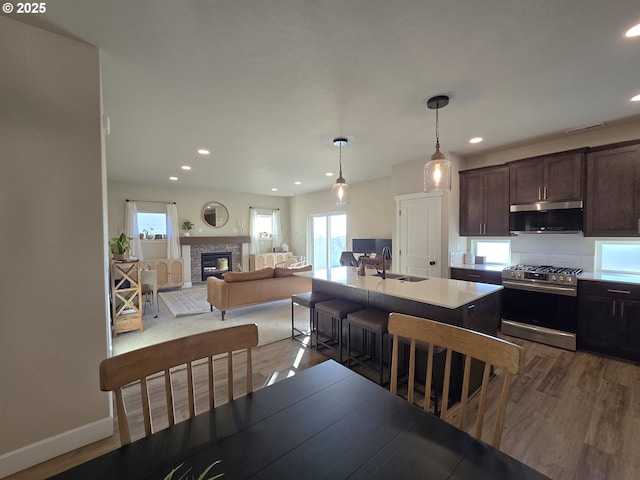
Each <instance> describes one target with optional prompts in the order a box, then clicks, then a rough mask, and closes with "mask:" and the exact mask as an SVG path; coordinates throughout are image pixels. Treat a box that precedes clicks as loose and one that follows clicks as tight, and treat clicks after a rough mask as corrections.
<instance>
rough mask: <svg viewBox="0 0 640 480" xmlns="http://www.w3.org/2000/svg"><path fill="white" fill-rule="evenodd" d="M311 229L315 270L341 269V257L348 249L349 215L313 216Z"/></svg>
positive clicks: (312, 256)
mask: <svg viewBox="0 0 640 480" xmlns="http://www.w3.org/2000/svg"><path fill="white" fill-rule="evenodd" d="M310 228H311V235H310V238H311V239H312V241H313V244H312V245H311V249H312V252H311V255H310V256H311V258H312V259H313V260H312V263H313V268H314V269H315V268H317V269H323V268H332V267H339V266H340V255H341V254H342V252H343V251H344V250H346V249H347V215H346V214H344V213H333V214H329V215H313V216H312V217H311V225H310Z"/></svg>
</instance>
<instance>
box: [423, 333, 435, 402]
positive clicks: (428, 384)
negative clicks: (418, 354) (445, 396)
mask: <svg viewBox="0 0 640 480" xmlns="http://www.w3.org/2000/svg"><path fill="white" fill-rule="evenodd" d="M432 382H433V344H432V343H430V344H429V353H428V354H427V380H426V382H425V383H424V385H425V390H424V391H425V392H430V391H431V384H432ZM430 400H431V398H430V397H429V399H427V398H425V402H424V407H423V408H424V410H427V411H428V410H429V406H430V404H431V401H430Z"/></svg>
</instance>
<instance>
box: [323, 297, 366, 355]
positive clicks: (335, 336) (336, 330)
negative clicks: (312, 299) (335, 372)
mask: <svg viewBox="0 0 640 480" xmlns="http://www.w3.org/2000/svg"><path fill="white" fill-rule="evenodd" d="M363 308H364V307H363V306H362V305H359V304H357V303H353V302H349V301H347V300H340V299H335V300H327V301H325V302H318V303H316V319H315V331H316V350H317V351H318V352H319V353H321V354H322V355H324V356H325V357H328V358H331V357H330V356H329V355H328V354H327V353H324V352H323V351H322V350H324V349H325V348H329V349H331V350H337V352H338V361H339V362H340V363H342V321H343V320H344V319H345V318H347V315H348V314H350V313H352V312H356V311H358V310H362V309H363ZM321 314H323V315H326V316H328V317H330V318H331V335H330V336H328V335H324V334H323V336H324V337H323V338H322V339H320V324H319V322H320V315H321ZM321 345H322V347H323V348H322V349H321V348H320V346H321Z"/></svg>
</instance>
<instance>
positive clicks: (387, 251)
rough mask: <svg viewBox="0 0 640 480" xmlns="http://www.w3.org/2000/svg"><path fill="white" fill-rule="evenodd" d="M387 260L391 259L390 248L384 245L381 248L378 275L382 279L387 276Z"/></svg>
mask: <svg viewBox="0 0 640 480" xmlns="http://www.w3.org/2000/svg"><path fill="white" fill-rule="evenodd" d="M387 260H391V249H390V248H389V247H384V248H383V249H382V274H381V275H380V276H381V277H382V278H384V279H386V278H387ZM378 273H379V272H378Z"/></svg>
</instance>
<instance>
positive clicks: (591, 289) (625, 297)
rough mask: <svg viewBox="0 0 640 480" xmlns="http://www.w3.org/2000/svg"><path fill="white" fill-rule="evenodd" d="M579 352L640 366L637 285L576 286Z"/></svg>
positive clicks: (587, 283)
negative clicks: (604, 355) (591, 353)
mask: <svg viewBox="0 0 640 480" xmlns="http://www.w3.org/2000/svg"><path fill="white" fill-rule="evenodd" d="M578 305H579V317H578V348H581V349H585V350H591V351H595V352H600V353H605V354H608V355H612V356H616V357H620V358H625V359H628V360H633V361H636V362H640V285H633V284H626V283H611V282H595V281H587V280H583V281H580V282H579V283H578Z"/></svg>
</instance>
